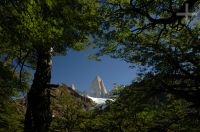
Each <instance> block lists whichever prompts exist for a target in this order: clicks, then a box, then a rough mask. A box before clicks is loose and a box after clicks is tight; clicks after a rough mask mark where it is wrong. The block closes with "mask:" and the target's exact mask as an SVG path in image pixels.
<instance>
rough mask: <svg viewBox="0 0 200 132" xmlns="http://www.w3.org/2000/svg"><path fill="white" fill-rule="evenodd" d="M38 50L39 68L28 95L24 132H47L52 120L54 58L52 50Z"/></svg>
mask: <svg viewBox="0 0 200 132" xmlns="http://www.w3.org/2000/svg"><path fill="white" fill-rule="evenodd" d="M36 50H37V67H36V72H35V74H34V80H33V84H32V86H31V89H30V91H29V92H28V95H27V100H28V104H27V110H26V115H25V123H24V132H46V131H48V128H49V126H50V123H51V120H52V113H51V110H50V91H49V85H48V84H49V83H50V80H51V65H52V58H51V53H50V50H48V49H45V48H43V49H42V48H41V49H36Z"/></svg>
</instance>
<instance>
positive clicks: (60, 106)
mask: <svg viewBox="0 0 200 132" xmlns="http://www.w3.org/2000/svg"><path fill="white" fill-rule="evenodd" d="M69 89H70V88H68V87H67V86H65V85H63V86H60V87H59V88H58V90H55V91H52V94H53V95H54V96H55V98H52V104H51V106H52V107H51V108H52V110H53V115H54V117H53V121H52V124H51V131H61V130H63V131H66V130H67V131H68V132H71V131H75V130H80V128H81V127H84V126H83V124H82V122H83V120H84V119H85V118H87V116H88V114H89V113H88V112H87V111H86V109H88V108H85V106H86V105H88V103H91V102H87V101H86V100H82V99H81V98H79V97H77V96H75V95H74V94H73V93H71V92H70V90H69ZM90 105H91V104H90ZM87 107H88V106H87Z"/></svg>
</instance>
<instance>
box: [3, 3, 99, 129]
mask: <svg viewBox="0 0 200 132" xmlns="http://www.w3.org/2000/svg"><path fill="white" fill-rule="evenodd" d="M1 3H2V4H1V9H2V10H3V12H2V13H1V16H2V20H1V30H2V31H3V33H5V35H6V37H7V40H4V39H3V38H2V37H1V39H2V41H3V45H4V46H5V48H10V47H8V45H13V44H16V45H15V46H14V47H18V49H20V50H22V51H27V56H26V57H25V58H24V59H23V60H24V62H23V64H31V65H33V66H35V70H36V72H35V75H34V80H33V84H32V85H31V89H30V91H29V93H28V95H27V98H28V105H27V111H26V119H25V128H24V131H29V132H30V131H48V127H49V125H50V122H51V112H50V99H49V98H50V95H49V88H51V87H52V86H55V85H50V79H51V56H52V54H53V52H52V49H53V50H54V53H55V54H56V53H57V54H64V53H66V50H67V49H69V48H74V49H77V50H81V49H83V48H84V47H85V46H86V40H88V37H87V36H89V34H90V33H94V32H96V31H97V30H98V27H97V25H98V23H97V19H96V10H94V9H96V6H97V4H96V3H95V2H88V0H84V1H80V0H75V1H64V0H59V1H56V0H46V1H37V0H30V1H9V0H8V1H7V0H4V1H1ZM1 35H2V34H1ZM6 54H9V53H8V52H7V53H6Z"/></svg>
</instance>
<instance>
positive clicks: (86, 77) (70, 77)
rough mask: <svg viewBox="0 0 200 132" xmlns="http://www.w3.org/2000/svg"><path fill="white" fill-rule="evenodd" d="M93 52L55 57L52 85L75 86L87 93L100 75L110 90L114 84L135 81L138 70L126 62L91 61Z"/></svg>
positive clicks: (72, 53)
mask: <svg viewBox="0 0 200 132" xmlns="http://www.w3.org/2000/svg"><path fill="white" fill-rule="evenodd" d="M89 53H91V50H86V51H79V52H77V51H69V53H68V55H67V56H56V57H53V67H52V80H51V82H52V83H56V84H57V83H65V84H67V85H71V84H75V86H76V87H77V88H78V90H80V91H87V90H88V88H90V84H91V82H92V80H94V79H95V77H96V76H97V75H99V76H100V77H101V78H102V79H103V81H104V84H105V86H106V88H107V89H108V90H110V89H111V88H112V87H113V84H114V83H116V84H122V85H128V84H130V83H131V82H132V80H134V79H135V76H136V70H135V69H131V68H130V67H129V66H130V64H127V63H126V62H124V61H122V60H119V59H112V58H110V57H109V56H104V57H102V58H101V59H102V60H101V61H100V62H98V61H94V60H89V59H88V58H87V55H88V54H89Z"/></svg>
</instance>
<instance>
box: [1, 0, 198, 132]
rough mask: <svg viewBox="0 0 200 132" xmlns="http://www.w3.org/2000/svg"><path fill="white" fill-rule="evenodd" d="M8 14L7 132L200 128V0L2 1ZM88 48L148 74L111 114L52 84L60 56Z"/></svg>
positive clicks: (4, 53)
mask: <svg viewBox="0 0 200 132" xmlns="http://www.w3.org/2000/svg"><path fill="white" fill-rule="evenodd" d="M0 16H1V19H0V132H1V131H2V132H5V131H8V132H21V131H24V132H51V131H52V132H56V131H58V132H59V131H60V132H179V131H180V132H198V131H200V102H199V100H200V21H199V20H200V1H199V0H73V1H70V0H1V1H0ZM88 47H92V48H94V49H96V51H97V52H96V53H94V54H93V55H91V56H90V57H89V59H93V60H97V61H101V57H102V56H104V55H108V56H111V57H112V58H113V59H121V60H123V61H125V62H127V63H130V64H131V65H132V66H131V67H133V68H134V67H137V68H138V69H140V71H139V73H138V75H137V78H136V79H134V80H133V81H132V84H131V85H128V86H126V87H121V86H118V88H116V89H115V92H116V96H114V101H109V100H108V101H107V102H106V107H105V108H103V109H102V108H98V107H94V102H92V101H91V100H89V99H87V98H84V97H82V96H81V95H78V94H77V93H75V92H73V91H71V90H70V88H69V87H68V86H66V85H64V84H63V85H57V84H52V83H51V76H52V74H51V70H52V57H53V56H58V55H62V56H65V55H67V53H68V51H69V50H70V49H73V50H77V51H82V50H85V49H86V48H88ZM72 70H73V69H72ZM122 70H123V69H122ZM69 77H70V76H69ZM22 96H24V97H25V98H24V99H20V98H21V97H22Z"/></svg>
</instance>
